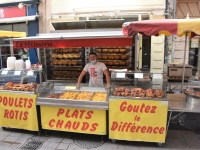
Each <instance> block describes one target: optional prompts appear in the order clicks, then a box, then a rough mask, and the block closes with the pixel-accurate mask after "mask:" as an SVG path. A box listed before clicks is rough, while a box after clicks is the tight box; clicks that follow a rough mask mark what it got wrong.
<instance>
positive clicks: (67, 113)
mask: <svg viewBox="0 0 200 150" xmlns="http://www.w3.org/2000/svg"><path fill="white" fill-rule="evenodd" d="M69 112H70V109H67V112H66V114H65V117H67V118H70V115H69Z"/></svg>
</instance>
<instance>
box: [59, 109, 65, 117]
mask: <svg viewBox="0 0 200 150" xmlns="http://www.w3.org/2000/svg"><path fill="white" fill-rule="evenodd" d="M64 112H65V111H64V109H62V108H59V109H58V113H57V116H58V117H59V116H60V115H62V114H63V113H64Z"/></svg>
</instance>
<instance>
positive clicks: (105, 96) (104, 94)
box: [91, 92, 107, 102]
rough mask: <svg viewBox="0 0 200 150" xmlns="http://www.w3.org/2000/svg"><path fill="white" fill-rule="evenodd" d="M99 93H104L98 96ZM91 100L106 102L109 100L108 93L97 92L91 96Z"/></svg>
mask: <svg viewBox="0 0 200 150" xmlns="http://www.w3.org/2000/svg"><path fill="white" fill-rule="evenodd" d="M97 94H102V95H101V97H100V96H99V98H98V96H97ZM91 101H96V102H106V101H107V93H106V92H95V93H94V94H93V96H92V98H91Z"/></svg>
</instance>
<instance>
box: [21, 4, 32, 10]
mask: <svg viewBox="0 0 200 150" xmlns="http://www.w3.org/2000/svg"><path fill="white" fill-rule="evenodd" d="M31 5H32V4H24V3H19V4H18V8H19V9H22V8H24V6H31Z"/></svg>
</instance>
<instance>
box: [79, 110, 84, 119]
mask: <svg viewBox="0 0 200 150" xmlns="http://www.w3.org/2000/svg"><path fill="white" fill-rule="evenodd" d="M80 112H81V114H80V116H79V118H80V119H82V118H83V114H84V113H85V110H80Z"/></svg>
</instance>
